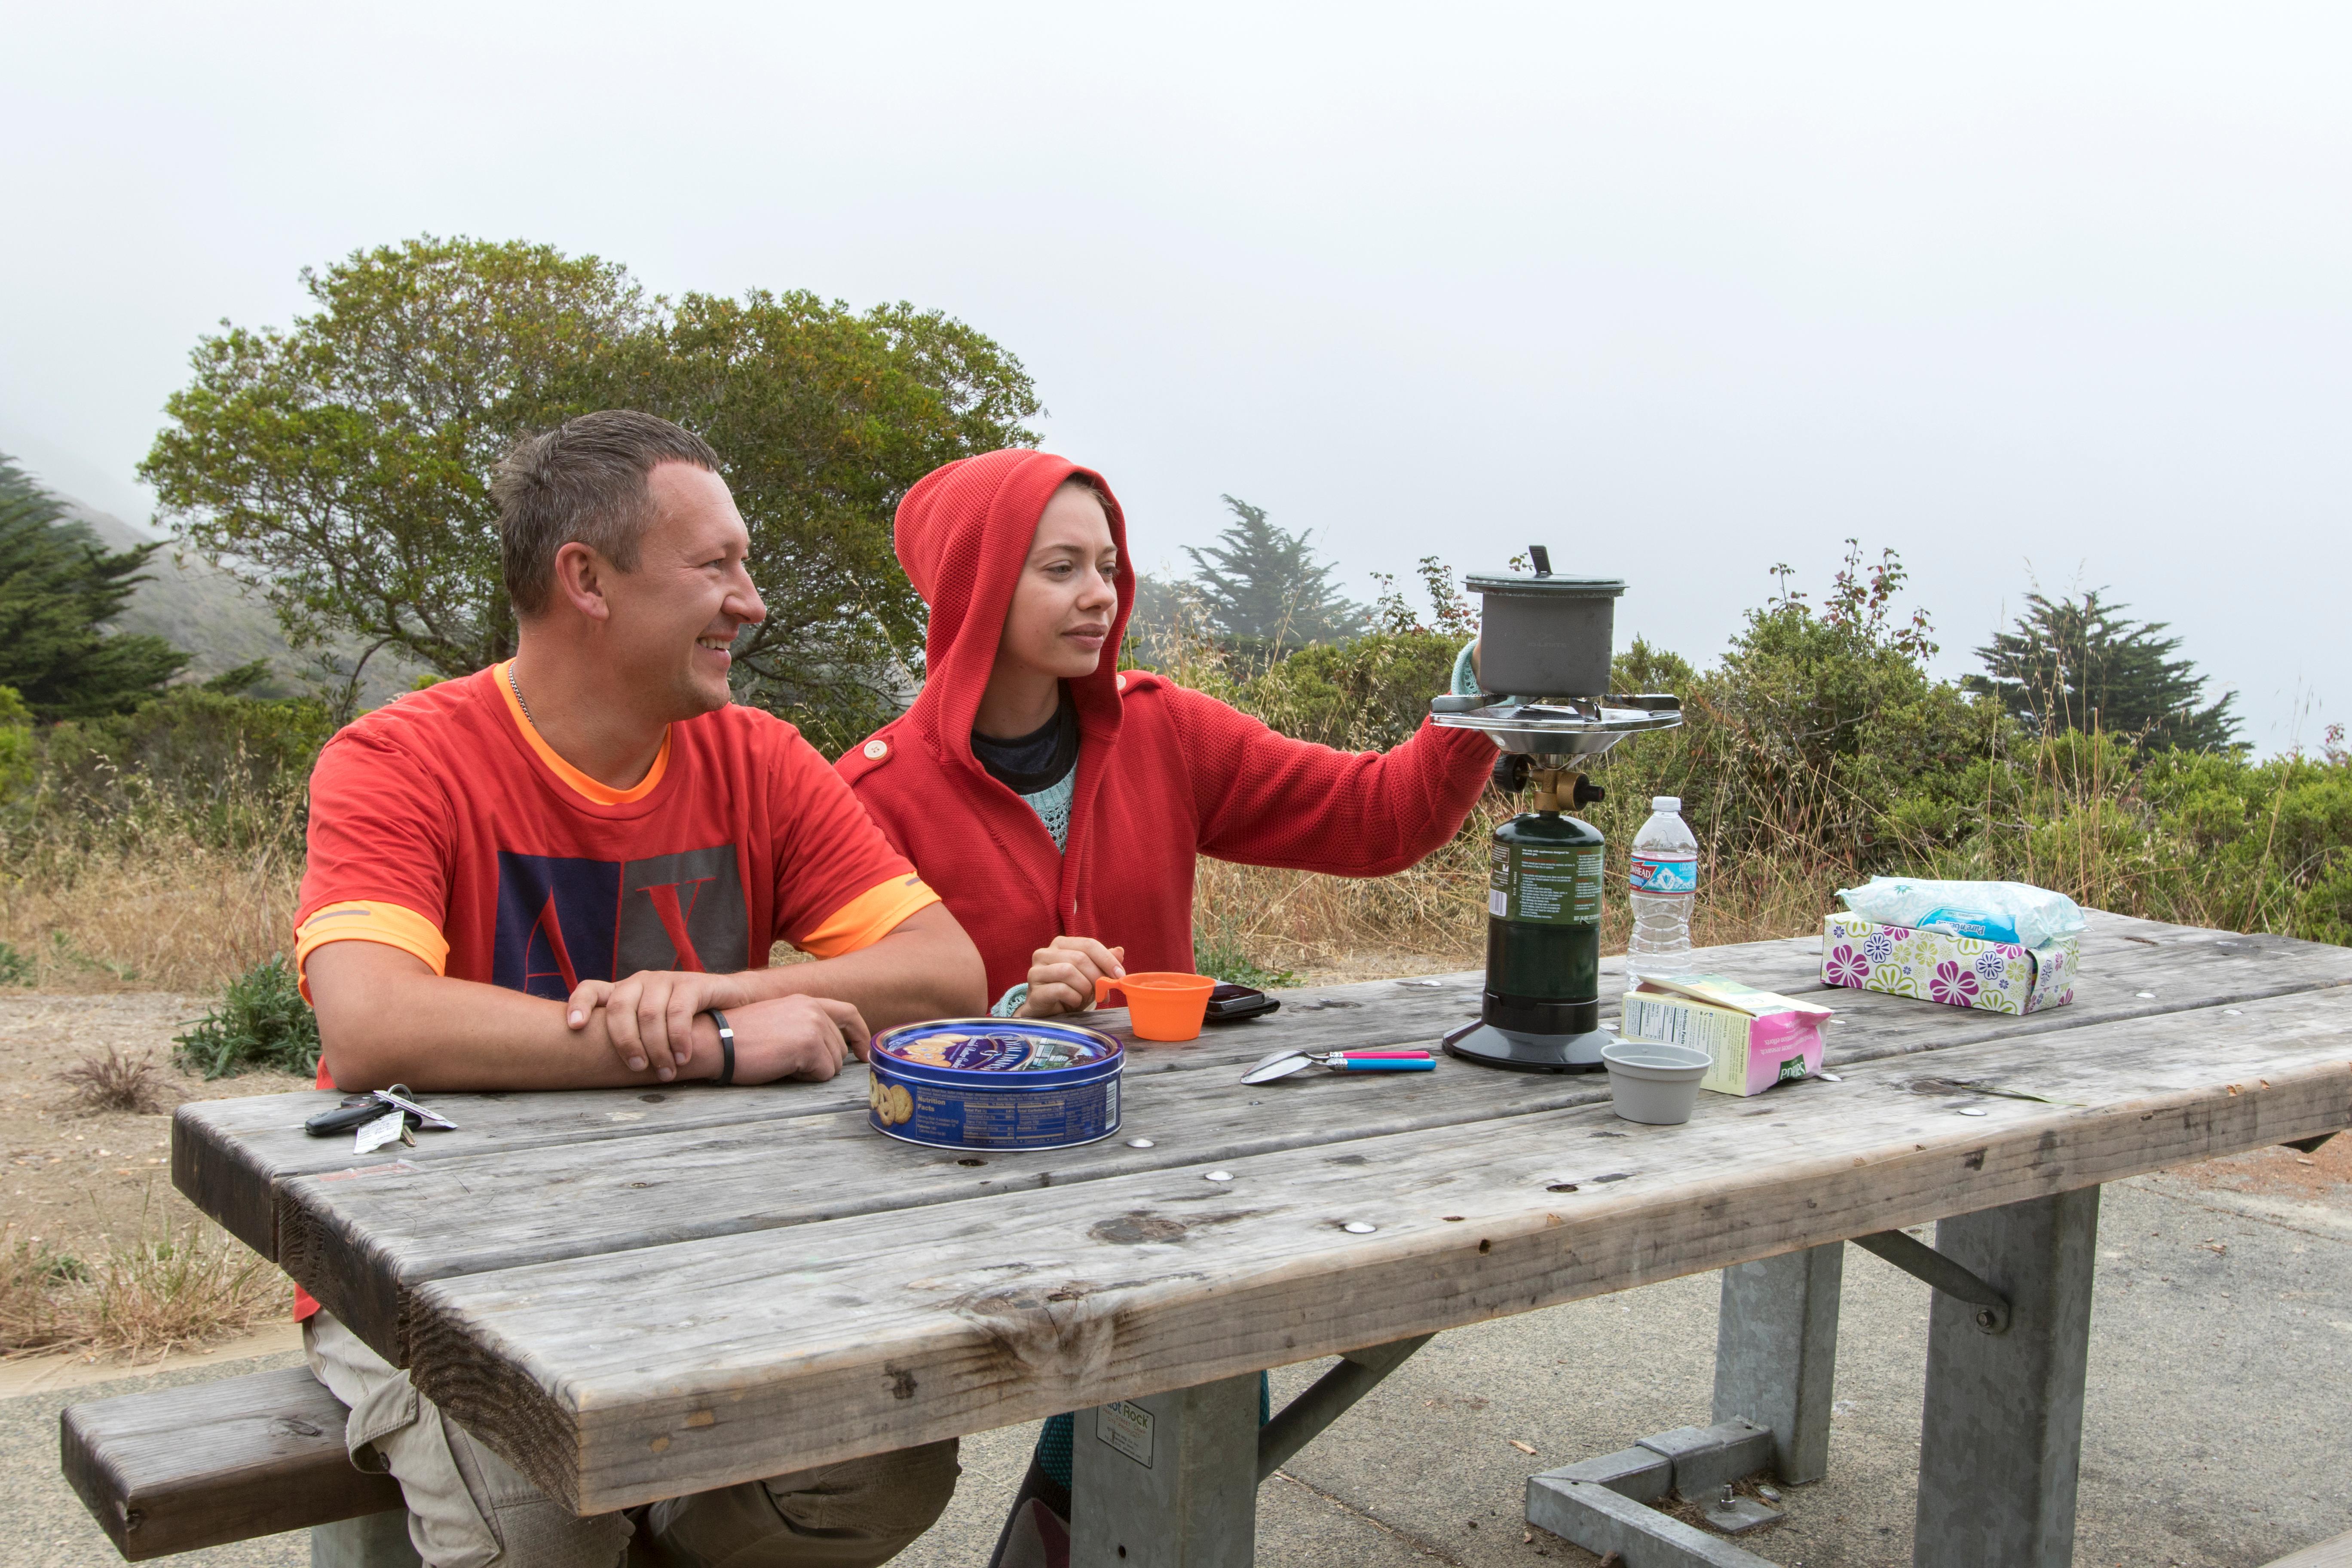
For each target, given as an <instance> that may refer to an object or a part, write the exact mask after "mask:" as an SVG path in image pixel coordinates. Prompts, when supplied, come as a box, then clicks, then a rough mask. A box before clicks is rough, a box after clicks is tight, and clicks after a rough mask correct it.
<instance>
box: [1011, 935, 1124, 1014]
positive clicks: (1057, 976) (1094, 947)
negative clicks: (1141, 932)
mask: <svg viewBox="0 0 2352 1568" xmlns="http://www.w3.org/2000/svg"><path fill="white" fill-rule="evenodd" d="M1126 957H1127V949H1125V948H1123V947H1105V946H1104V945H1103V944H1102V943H1100V942H1097V941H1096V940H1095V939H1094V938H1092V937H1090V936H1057V937H1055V939H1054V940H1053V942H1051V943H1050V944H1049V945H1047V946H1045V947H1041V948H1039V949H1038V950H1037V951H1036V952H1034V954H1032V955H1031V956H1030V959H1029V999H1028V1000H1027V1001H1025V1002H1024V1003H1022V1004H1021V1010H1020V1012H1019V1013H1017V1014H1016V1015H1014V1016H1017V1017H1022V1018H1050V1017H1052V1016H1054V1015H1055V1014H1056V1013H1083V1012H1086V1011H1087V1009H1089V1008H1091V1007H1092V1006H1093V1005H1095V982H1096V981H1097V980H1118V979H1120V978H1122V977H1124V976H1125V975H1126V973H1127V966H1126V965H1125V964H1124V963H1122V962H1121V960H1123V959H1125V958H1126Z"/></svg>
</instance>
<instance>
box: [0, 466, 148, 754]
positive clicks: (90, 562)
mask: <svg viewBox="0 0 2352 1568" xmlns="http://www.w3.org/2000/svg"><path fill="white" fill-rule="evenodd" d="M160 548H162V546H160V545H155V544H142V545H140V546H139V547H138V548H136V549H132V550H125V551H121V552H111V551H108V550H106V549H104V548H102V547H101V546H100V544H99V543H98V542H97V541H96V540H95V539H94V538H92V537H91V535H90V533H89V530H87V529H85V528H83V527H82V526H81V525H80V524H79V523H76V522H73V521H70V520H69V519H68V516H67V513H66V510H65V508H64V506H63V505H62V504H60V503H59V502H58V500H57V498H56V497H54V496H52V495H50V494H49V493H48V492H47V490H45V489H42V488H41V487H40V486H39V485H38V484H37V483H36V482H35V481H34V480H33V479H32V478H31V477H30V476H29V475H27V474H26V472H25V471H24V470H23V469H22V468H18V467H17V466H16V462H15V461H14V460H13V459H11V458H6V457H5V456H0V626H5V627H6V628H7V632H6V636H5V637H0V686H9V687H14V688H15V689H16V692H17V693H18V694H19V695H20V696H21V697H22V698H23V699H24V702H25V706H26V707H27V708H28V709H30V710H31V711H32V714H33V716H34V717H35V718H37V719H39V720H41V721H44V722H49V721H56V720H59V719H87V718H93V717H96V716H98V715H100V714H105V713H127V712H129V711H130V710H132V709H134V708H136V707H138V706H139V705H140V704H141V703H142V702H144V701H147V700H149V699H151V698H152V697H154V696H155V695H156V694H157V693H159V692H161V691H162V690H163V687H164V685H165V684H166V683H167V682H168V681H170V679H172V677H173V676H174V675H176V674H178V673H179V672H180V668H181V667H182V666H183V665H184V664H186V663H187V662H188V656H187V655H186V654H184V653H182V652H181V651H180V650H179V649H177V648H175V647H173V646H172V645H171V644H170V643H167V642H165V641H164V640H163V638H162V637H122V636H110V635H109V634H108V633H107V631H106V629H105V627H106V624H107V623H108V622H109V621H111V620H112V619H114V617H115V616H118V615H120V614H121V612H122V606H123V605H124V604H125V603H126V602H127V601H128V600H129V599H130V597H131V594H132V592H133V591H135V590H136V589H137V587H138V586H139V584H141V583H142V582H144V581H146V578H145V575H144V574H143V573H142V571H141V568H142V567H143V566H145V565H146V564H147V558H148V557H149V556H150V555H152V554H153V553H154V552H156V551H157V550H158V549H160Z"/></svg>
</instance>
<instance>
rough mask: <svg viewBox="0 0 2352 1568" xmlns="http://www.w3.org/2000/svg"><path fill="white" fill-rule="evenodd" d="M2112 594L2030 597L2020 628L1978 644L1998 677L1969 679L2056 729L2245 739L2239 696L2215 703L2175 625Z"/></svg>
mask: <svg viewBox="0 0 2352 1568" xmlns="http://www.w3.org/2000/svg"><path fill="white" fill-rule="evenodd" d="M2104 592H2105V590H2104V589H2097V588H2094V589H2091V590H2089V591H2088V592H2086V593H2084V595H2083V596H2082V597H2081V598H2079V599H2067V598H2062V599H2056V600H2052V599H2047V598H2044V597H2043V596H2042V595H2040V594H2028V595H2026V596H2025V603H2026V606H2027V608H2026V613H2025V614H2024V615H2022V616H2019V617H2018V618H2017V622H2016V625H2015V627H2014V629H2013V630H2011V631H2006V632H2000V633H1997V634H1996V635H1995V636H1994V637H1993V639H1992V641H1991V643H1990V645H1988V646H1987V647H1980V648H1979V649H1977V650H1976V654H1977V657H1978V658H1980V659H1982V660H1984V664H1985V668H1986V670H1987V671H1988V672H1989V674H1987V675H1971V676H1969V677H1967V678H1966V679H1964V681H1963V682H1962V684H1963V685H1964V686H1965V687H1966V688H1967V689H1969V690H1970V691H1975V692H1983V693H1988V694H1990V695H1991V696H1993V697H1995V698H1997V699H1999V700H2000V705H2001V707H2002V708H2003V709H2004V710H2007V711H2008V713H2009V714H2010V716H2011V717H2012V718H2014V719H2016V720H2017V721H2019V722H2021V723H2022V724H2025V725H2027V726H2028V727H2029V728H2032V729H2035V730H2040V731H2047V732H2050V733H2057V732H2060V731H2067V730H2103V731H2107V732H2108V733H2111V734H2116V735H2121V736H2125V737H2126V738H2129V739H2134V740H2138V741H2140V742H2143V743H2144V744H2146V745H2148V746H2151V747H2155V748H2164V747H2177V748H2179V750H2182V751H2189V752H2213V751H2221V750H2223V749H2224V748H2226V747H2229V746H2231V745H2234V744H2236V743H2237V735H2238V721H2237V718H2236V716H2235V715H2233V714H2232V713H2231V711H2230V710H2231V707H2232V706H2234V705H2235V703H2236V702H2237V700H2238V694H2237V693H2236V692H2234V691H2230V692H2224V693H2223V694H2222V696H2221V700H2220V701H2218V702H2212V703H2206V702H2205V701H2204V696H2205V678H2204V677H2202V676H2200V675H2199V674H2198V673H2197V667H2196V665H2195V664H2194V663H2193V662H2192V661H2190V660H2189V659H2185V658H2173V657H2172V655H2173V652H2174V650H2176V649H2177V648H2179V647H2180V639H2179V637H2165V636H2162V635H2161V634H2162V633H2163V632H2164V630H2165V629H2166V626H2167V625H2168V623H2166V622H2163V621H2136V620H2133V619H2131V618H2129V617H2127V616H2126V615H2125V614H2124V611H2125V610H2126V609H2128V608H2129V607H2130V606H2129V605H2109V604H2105V603H2103V602H2102V601H2101V600H2100V597H2099V595H2101V594H2102V593H2104Z"/></svg>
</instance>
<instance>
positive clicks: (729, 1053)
mask: <svg viewBox="0 0 2352 1568" xmlns="http://www.w3.org/2000/svg"><path fill="white" fill-rule="evenodd" d="M703 1011H704V1012H706V1013H708V1014H709V1015H710V1021H711V1022H712V1023H714V1024H716V1025H718V1026H719V1088H721V1089H724V1088H726V1087H727V1086H728V1085H729V1084H731V1083H733V1082H734V1081H735V1026H733V1025H732V1024H730V1023H729V1022H728V1021H727V1015H726V1014H724V1013H722V1012H720V1011H719V1009H718V1008H716V1007H705V1008H704V1009H703Z"/></svg>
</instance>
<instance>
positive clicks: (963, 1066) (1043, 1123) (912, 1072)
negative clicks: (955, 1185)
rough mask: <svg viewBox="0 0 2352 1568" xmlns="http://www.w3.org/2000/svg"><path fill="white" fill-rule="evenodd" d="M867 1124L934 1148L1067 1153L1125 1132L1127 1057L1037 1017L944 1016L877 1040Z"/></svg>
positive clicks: (1107, 1043)
mask: <svg viewBox="0 0 2352 1568" xmlns="http://www.w3.org/2000/svg"><path fill="white" fill-rule="evenodd" d="M873 1058H874V1059H873V1061H872V1063H871V1064H870V1068H871V1076H870V1078H869V1080H868V1084H867V1089H866V1119H867V1120H868V1121H871V1122H872V1123H873V1125H874V1129H875V1131H877V1132H887V1133H888V1134H889V1135H890V1136H891V1137H893V1138H899V1139H904V1140H905V1141H906V1142H909V1143H924V1144H928V1145H929V1146H930V1147H932V1148H934V1149H999V1150H1003V1149H1068V1148H1071V1147H1074V1146H1075V1145H1076V1144H1080V1143H1092V1142H1095V1141H1096V1140H1097V1139H1099V1138H1108V1137H1109V1136H1110V1135H1111V1134H1112V1133H1114V1132H1116V1131H1118V1075H1119V1069H1120V1068H1122V1067H1124V1066H1125V1065H1126V1062H1127V1051H1126V1048H1125V1047H1122V1046H1121V1045H1120V1044H1119V1043H1118V1041H1117V1040H1114V1039H1112V1038H1111V1037H1109V1036H1108V1035H1098V1034H1097V1033H1095V1031H1093V1030H1092V1029H1082V1028H1080V1027H1078V1026H1076V1025H1075V1024H1061V1023H1052V1022H1047V1021H1045V1020H1042V1019H1034V1018H940V1019H935V1020H933V1021H932V1022H930V1023H927V1024H908V1025H905V1026H901V1027H899V1028H896V1029H890V1030H887V1031H886V1032H884V1033H882V1034H880V1035H877V1036H876V1037H875V1038H874V1049H873Z"/></svg>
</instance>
